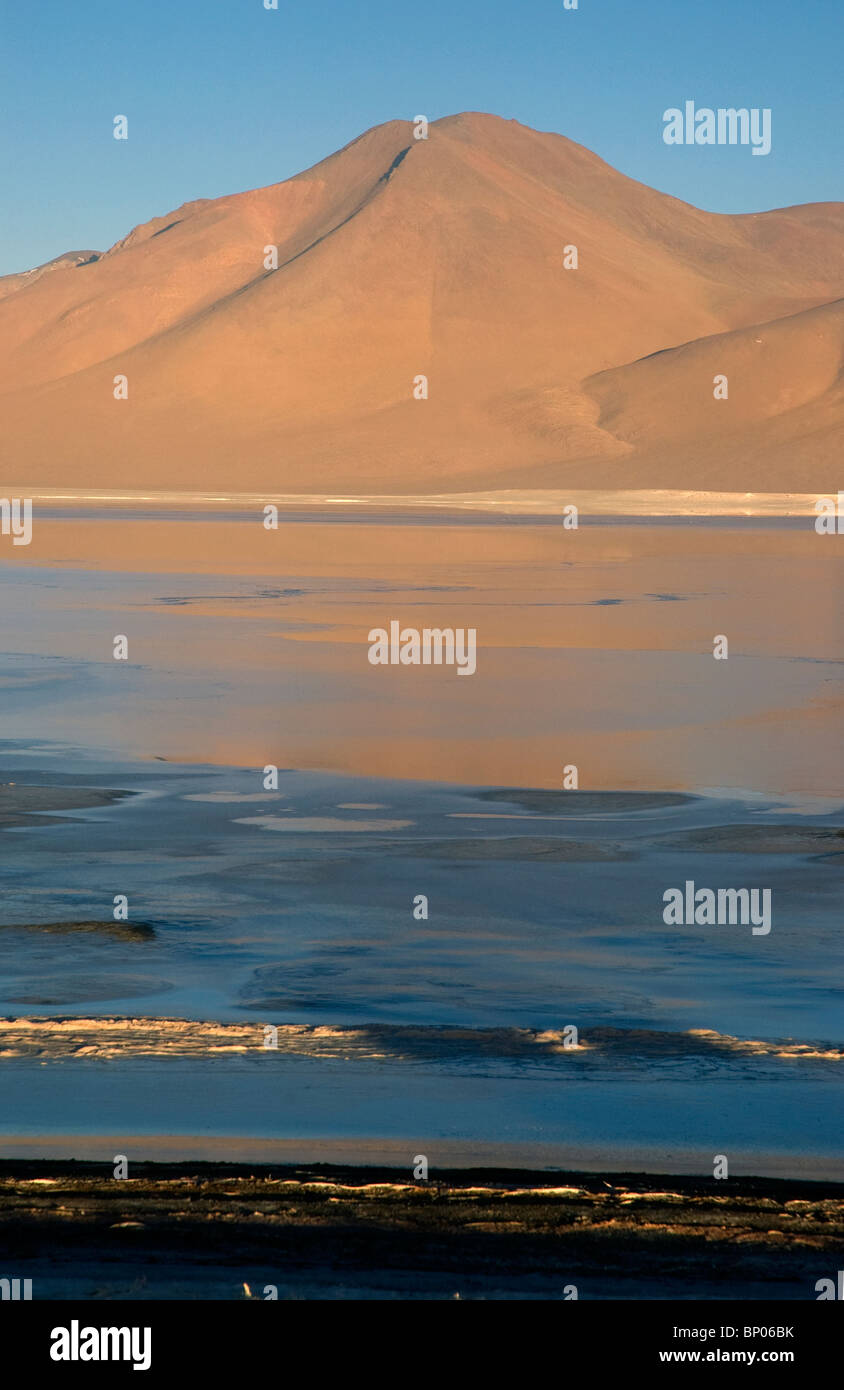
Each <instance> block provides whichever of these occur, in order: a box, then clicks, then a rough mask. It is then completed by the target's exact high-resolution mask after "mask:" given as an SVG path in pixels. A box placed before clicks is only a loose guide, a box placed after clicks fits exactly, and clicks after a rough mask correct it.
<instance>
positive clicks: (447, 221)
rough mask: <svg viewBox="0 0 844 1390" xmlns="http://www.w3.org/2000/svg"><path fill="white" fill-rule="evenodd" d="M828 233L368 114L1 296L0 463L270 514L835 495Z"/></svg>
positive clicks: (834, 214)
mask: <svg viewBox="0 0 844 1390" xmlns="http://www.w3.org/2000/svg"><path fill="white" fill-rule="evenodd" d="M843 236H844V204H840V203H827V204H812V205H808V206H803V207H794V208H786V209H782V210H777V211H773V212H765V213H756V214H749V215H741V216H729V215H724V214H716V213H707V212H703V211H701V210H699V209H697V208H694V207H691V206H690V205H689V204H687V203H683V202H680V201H678V200H677V199H675V198H672V197H669V196H667V195H666V194H662V193H658V192H656V191H655V190H653V189H650V188H647V187H646V186H644V185H643V184H640V183H637V182H636V181H635V180H633V179H629V178H627V177H626V176H624V175H623V174H620V173H618V172H617V171H616V170H614V169H612V168H611V167H610V166H609V165H607V164H605V163H604V162H603V161H602V160H601V159H599V158H598V157H597V156H596V155H594V154H592V153H590V152H589V151H588V150H586V149H584V148H583V147H582V146H580V145H577V144H574V143H573V142H572V141H570V140H567V139H566V138H564V137H563V136H561V135H555V134H548V133H542V132H538V131H534V130H531V129H529V128H527V127H525V126H523V125H520V124H519V123H518V122H516V121H508V120H503V119H501V118H499V117H496V116H488V115H481V114H476V113H465V114H463V115H459V116H451V117H447V118H445V119H443V120H440V121H436V122H434V123H432V124H431V126H430V129H429V133H428V138H427V139H426V140H416V139H414V136H413V126H412V125H411V123H410V122H407V121H392V122H389V123H387V124H386V125H381V126H377V127H375V128H374V129H373V130H370V131H368V132H367V133H366V134H364V135H362V136H361V137H360V138H359V139H357V140H354V141H353V142H352V143H351V144H349V145H347V146H346V147H345V148H344V149H342V150H340V151H338V152H337V153H336V154H334V155H331V156H330V157H329V158H328V159H325V160H323V161H322V163H320V164H317V165H316V166H315V167H314V168H312V169H309V170H308V171H306V172H305V173H302V174H299V175H297V176H296V177H295V178H292V179H289V180H286V181H285V182H283V183H278V184H273V185H271V186H269V187H267V188H260V189H256V190H253V191H250V192H247V193H239V194H235V195H232V196H228V197H222V198H215V199H200V200H197V201H194V202H189V203H185V204H184V205H183V206H182V207H180V208H177V209H176V210H175V211H173V212H171V213H168V214H166V215H164V216H161V217H156V218H154V219H152V220H151V221H149V222H147V223H144V224H143V225H142V226H139V227H136V228H135V229H134V230H133V231H132V232H130V233H129V235H128V236H126V237H125V238H123V240H122V241H120V242H118V243H117V244H116V245H115V246H113V247H112V248H111V249H110V250H108V251H106V252H105V253H102V254H100V253H98V252H93V251H87V252H72V253H68V254H67V255H66V256H63V257H57V258H56V260H55V261H52V262H50V263H49V264H48V265H47V266H42V267H39V268H38V269H36V270H34V271H29V272H25V273H24V274H21V275H13V276H6V277H4V278H2V279H0V382H2V391H1V392H0V428H1V429H2V433H3V438H4V444H5V449H4V457H5V463H6V468H5V472H6V474H7V476H8V477H9V478H10V479H13V480H14V481H15V482H16V483H25V484H26V485H27V486H31V487H33V488H34V487H36V486H39V485H40V486H43V487H68V488H69V489H94V488H118V489H124V488H131V489H135V488H144V489H158V488H160V489H167V490H191V489H201V490H204V491H207V490H212V489H220V490H222V491H227V492H233V491H258V492H262V491H263V492H266V493H267V494H268V495H269V496H273V495H275V494H279V493H286V492H287V493H289V492H314V491H329V492H332V493H344V494H345V493H367V492H368V493H378V492H384V493H401V492H425V491H447V490H450V489H454V490H460V491H468V490H473V489H489V488H498V487H542V486H547V487H552V486H553V487H565V486H567V485H571V486H572V487H602V488H603V487H621V488H630V487H681V488H693V489H710V488H722V487H729V489H730V490H744V489H750V490H775V491H789V490H790V491H810V492H811V491H829V490H837V488H838V486H839V485H840V468H839V467H838V459H839V458H840V450H841V436H842V422H844V381H842V338H843V337H844V330H843V329H842V321H843V320H844V300H842V298H841V297H842V295H844V257H842V254H841V253H842V237H843ZM269 245H275V246H277V248H278V268H277V269H274V270H267V269H265V266H264V257H265V247H266V246H269ZM571 245H574V246H576V247H577V256H578V265H577V268H576V269H565V268H564V248H565V247H566V246H571ZM420 374H422V375H424V376H426V377H427V378H428V392H429V395H428V399H426V400H417V399H415V398H414V394H413V385H414V380H415V379H416V378H417V376H419V375H420ZM718 374H725V375H726V376H727V378H728V383H729V387H728V399H727V400H716V399H715V397H714V395H713V390H714V387H713V378H714V377H715V376H716V375H718ZM116 375H125V376H126V377H127V379H128V399H127V400H119V401H118V400H115V399H114V395H113V390H114V386H113V383H114V377H115V376H116Z"/></svg>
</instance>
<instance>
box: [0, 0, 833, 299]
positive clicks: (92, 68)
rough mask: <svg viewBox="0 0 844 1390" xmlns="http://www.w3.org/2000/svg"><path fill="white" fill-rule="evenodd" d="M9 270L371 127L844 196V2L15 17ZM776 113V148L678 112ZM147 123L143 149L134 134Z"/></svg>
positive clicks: (756, 187)
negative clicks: (475, 119)
mask: <svg viewBox="0 0 844 1390" xmlns="http://www.w3.org/2000/svg"><path fill="white" fill-rule="evenodd" d="M0 14H2V18H0V180H2V188H3V194H4V196H3V200H2V207H3V211H2V216H0V274H3V273H8V272H10V271H14V270H21V269H24V268H26V267H29V266H32V265H36V264H38V263H40V262H42V261H45V260H49V259H50V258H51V257H52V256H55V255H58V254H59V252H61V251H65V250H71V249H73V250H76V249H88V248H90V249H94V250H103V249H105V248H106V247H107V246H109V245H111V244H112V243H113V242H115V241H116V240H118V238H119V237H121V236H123V235H125V234H126V232H128V231H129V230H130V228H131V227H133V226H134V225H136V224H137V223H138V222H143V221H146V220H147V219H148V218H150V217H153V216H157V215H159V214H162V213H165V212H168V211H170V210H171V209H172V208H174V207H177V206H178V205H179V204H180V203H182V202H185V201H187V200H188V199H191V198H198V197H216V196H218V195H220V194H223V193H232V192H237V191H240V190H241V189H245V188H252V187H256V186H259V185H262V184H267V183H274V182H277V181H278V180H280V179H283V178H286V177H288V176H290V175H291V174H294V173H297V172H298V171H299V170H300V169H303V168H306V167H307V166H308V165H310V164H313V163H315V162H316V161H317V160H318V159H321V158H322V157H323V156H324V155H326V154H329V153H331V151H332V150H334V149H337V148H338V147H339V146H340V145H344V144H346V143H347V141H349V140H351V139H353V138H354V137H355V136H357V135H359V134H360V133H361V132H362V131H364V130H366V129H367V128H368V127H369V126H372V125H375V124H377V123H378V122H380V121H385V120H390V119H392V118H394V117H407V118H412V117H413V116H415V115H417V114H424V115H426V116H428V117H429V118H430V119H432V120H433V119H435V118H436V117H438V116H444V115H449V114H451V113H453V112H455V111H464V110H479V111H492V112H496V113H497V114H499V115H502V116H507V117H509V116H515V117H516V118H517V119H518V120H520V121H523V122H524V123H525V124H526V125H532V126H536V127H537V128H539V129H544V130H556V131H559V132H560V133H561V134H564V135H568V136H570V137H571V138H572V139H574V140H578V141H580V142H581V143H582V144H584V145H587V146H588V147H589V148H590V149H593V150H595V151H596V153H598V154H599V155H601V156H602V157H603V158H604V159H606V160H608V161H609V163H611V164H613V165H615V166H616V167H617V168H619V169H621V170H622V171H623V172H624V173H626V174H630V175H632V176H633V177H635V178H638V179H641V180H642V181H643V182H645V183H649V184H651V185H652V186H653V187H655V188H659V189H662V190H664V191H666V192H669V193H673V194H675V195H676V196H677V197H680V198H685V199H687V200H688V201H689V202H693V203H696V204H697V205H698V206H700V207H705V208H708V209H711V210H713V211H719V212H750V211H756V210H760V209H763V208H771V207H780V206H783V205H786V204H789V203H800V202H815V201H825V200H830V199H840V198H842V196H844V193H843V192H842V187H844V180H843V179H842V175H841V171H842V167H844V160H842V154H841V143H840V142H841V138H842V131H844V120H843V119H842V116H844V102H842V96H841V56H842V50H844V0H801V2H800V3H798V0H793V2H792V0H711V3H706V0H647V2H645V0H642V2H641V3H639V0H579V7H578V9H577V10H572V11H569V10H566V9H564V7H563V0H510V3H506V4H505V3H503V2H502V0H487V2H486V3H481V2H480V0H392V2H391V3H387V0H371V3H367V2H366V0H358V2H357V3H356V0H344V2H343V3H340V2H339V0H302V2H301V3H293V0H279V8H278V10H277V11H267V10H265V9H264V8H263V0H77V2H76V3H69V0H30V3H26V4H23V3H16V0H5V2H4V4H3V7H2V11H0ZM686 100H694V101H696V103H697V105H698V106H699V107H700V106H710V107H717V106H736V107H740V106H747V107H753V106H758V107H765V106H767V107H770V108H771V110H772V113H773V115H772V127H773V148H772V151H771V153H770V154H769V155H767V156H765V157H753V156H752V155H751V153H750V150H749V148H746V147H745V148H742V147H736V148H732V149H730V148H724V147H718V146H716V147H706V146H704V147H693V148H691V149H686V148H685V147H676V146H674V147H672V146H667V145H665V144H664V143H663V140H662V129H663V126H662V113H663V111H664V110H665V109H666V108H667V107H672V106H678V107H679V106H682V105H683V103H684V101H686ZM117 114H125V115H127V116H128V117H129V139H128V141H126V142H118V141H115V140H114V139H113V138H112V120H113V117H114V116H115V115H117Z"/></svg>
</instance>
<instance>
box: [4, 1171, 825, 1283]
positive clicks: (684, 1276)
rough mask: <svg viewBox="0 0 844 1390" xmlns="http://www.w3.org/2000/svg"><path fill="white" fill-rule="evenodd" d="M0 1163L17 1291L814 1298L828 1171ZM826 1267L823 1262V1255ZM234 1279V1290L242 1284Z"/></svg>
mask: <svg viewBox="0 0 844 1390" xmlns="http://www.w3.org/2000/svg"><path fill="white" fill-rule="evenodd" d="M130 1171H131V1176H130V1178H129V1179H127V1180H123V1181H121V1180H116V1179H115V1178H114V1177H113V1176H112V1173H113V1167H112V1165H111V1164H104V1163H91V1162H77V1161H52V1160H26V1159H21V1160H4V1161H0V1243H2V1246H3V1249H4V1252H5V1256H4V1259H5V1265H6V1266H8V1268H7V1269H6V1270H5V1272H6V1273H7V1274H8V1275H9V1276H14V1277H20V1278H31V1279H32V1280H33V1297H34V1298H35V1299H38V1298H39V1297H41V1298H59V1299H62V1298H92V1299H127V1298H150V1299H175V1300H178V1299H221V1298H222V1299H241V1298H246V1297H250V1296H251V1297H256V1298H263V1297H265V1296H266V1295H265V1293H264V1292H263V1290H264V1289H265V1288H266V1287H267V1286H274V1287H276V1288H277V1290H278V1297H279V1298H296V1299H303V1298H304V1299H313V1298H316V1299H337V1298H344V1299H345V1298H368V1299H378V1298H386V1299H396V1298H399V1299H406V1298H411V1299H412V1298H429V1299H430V1298H434V1299H437V1298H454V1297H455V1296H456V1295H459V1296H460V1297H461V1298H469V1299H472V1298H486V1299H489V1298H491V1299H514V1298H515V1299H519V1298H527V1299H558V1300H559V1299H562V1298H563V1297H564V1296H565V1295H564V1292H563V1290H564V1288H566V1287H570V1286H575V1287H576V1288H577V1290H578V1297H580V1298H589V1299H619V1298H620V1299H671V1298H680V1299H690V1300H696V1299H713V1300H723V1299H729V1300H760V1299H771V1298H773V1299H795V1300H797V1299H809V1300H812V1299H815V1298H816V1297H817V1295H816V1293H815V1291H814V1288H815V1283H816V1281H817V1280H818V1279H821V1278H824V1277H833V1276H834V1273H835V1270H836V1269H837V1267H838V1264H840V1251H841V1247H842V1238H844V1183H829V1182H808V1181H785V1180H780V1179H771V1178H736V1179H729V1180H724V1181H716V1180H715V1179H712V1178H691V1177H676V1176H654V1175H645V1174H642V1173H619V1172H614V1173H580V1172H562V1171H560V1172H554V1171H549V1170H544V1171H537V1170H535V1169H501V1168H480V1169H466V1168H461V1169H442V1170H437V1169H432V1170H431V1172H430V1177H429V1180H428V1181H427V1182H421V1181H418V1182H417V1181H413V1180H412V1178H411V1177H410V1174H409V1172H408V1170H407V1169H406V1168H405V1169H398V1168H382V1167H378V1168H376V1167H348V1166H341V1165H335V1164H310V1165H302V1164H289V1165H272V1166H262V1165H259V1164H249V1165H246V1164H234V1163H152V1162H132V1163H131V1165H130ZM836 1261H837V1263H836ZM244 1286H247V1287H248V1292H247V1288H245V1287H244Z"/></svg>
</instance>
